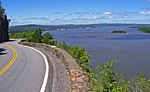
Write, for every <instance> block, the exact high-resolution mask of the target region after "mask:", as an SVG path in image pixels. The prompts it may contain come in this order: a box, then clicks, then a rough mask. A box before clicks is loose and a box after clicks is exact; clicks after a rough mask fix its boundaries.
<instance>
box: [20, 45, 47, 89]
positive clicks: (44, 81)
mask: <svg viewBox="0 0 150 92" xmlns="http://www.w3.org/2000/svg"><path fill="white" fill-rule="evenodd" d="M21 46H24V45H21ZM24 47H27V48H30V49H33V50H35V51H36V52H38V53H40V54H41V55H42V57H43V58H44V61H45V65H46V71H45V76H44V80H43V84H42V87H41V89H40V92H45V88H46V85H47V80H48V74H49V65H48V60H47V58H46V56H45V55H44V54H43V53H42V52H41V51H39V50H37V49H35V48H33V47H29V46H24Z"/></svg>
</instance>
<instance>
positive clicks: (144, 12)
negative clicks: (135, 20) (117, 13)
mask: <svg viewBox="0 0 150 92" xmlns="http://www.w3.org/2000/svg"><path fill="white" fill-rule="evenodd" d="M138 13H139V14H143V15H148V14H150V11H139V12H138Z"/></svg>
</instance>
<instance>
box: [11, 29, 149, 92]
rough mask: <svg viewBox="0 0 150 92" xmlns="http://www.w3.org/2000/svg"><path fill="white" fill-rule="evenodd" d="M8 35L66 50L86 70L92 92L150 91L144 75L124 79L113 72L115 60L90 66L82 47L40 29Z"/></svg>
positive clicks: (88, 58)
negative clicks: (61, 40) (57, 39)
mask: <svg viewBox="0 0 150 92" xmlns="http://www.w3.org/2000/svg"><path fill="white" fill-rule="evenodd" d="M10 37H11V38H25V39H26V40H27V41H29V42H36V43H45V44H49V45H55V46H57V47H59V48H62V49H64V50H66V51H67V52H68V53H69V54H70V55H72V57H74V58H75V59H76V61H77V62H78V64H79V65H80V66H81V67H82V68H83V70H85V71H87V73H88V75H89V78H90V87H91V91H92V92H150V80H149V79H147V78H146V77H144V75H142V74H138V75H137V76H135V77H132V78H131V79H129V80H125V78H124V76H123V75H121V74H117V73H116V72H114V67H113V66H114V64H115V63H116V61H115V60H112V61H109V62H107V63H106V64H104V65H98V66H97V67H96V68H92V67H91V65H90V55H89V54H88V53H87V52H86V50H85V49H84V48H81V47H79V46H69V45H67V44H66V43H65V42H62V43H60V42H57V41H54V40H53V35H52V34H50V33H46V34H42V30H40V29H38V30H31V31H27V32H22V33H14V34H10Z"/></svg>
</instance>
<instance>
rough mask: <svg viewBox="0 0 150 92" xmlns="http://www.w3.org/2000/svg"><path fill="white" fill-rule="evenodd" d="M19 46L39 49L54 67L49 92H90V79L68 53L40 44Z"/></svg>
mask: <svg viewBox="0 0 150 92" xmlns="http://www.w3.org/2000/svg"><path fill="white" fill-rule="evenodd" d="M19 44H22V45H26V46H31V47H34V48H37V49H39V50H40V51H42V52H43V53H44V54H46V56H47V57H48V59H49V61H50V62H49V64H50V65H52V67H51V70H52V72H53V73H50V78H49V80H50V81H49V82H48V85H47V88H46V90H47V92H88V91H89V78H88V76H87V73H86V72H84V71H83V70H82V69H81V68H80V66H79V65H78V64H77V62H76V61H75V59H74V58H73V57H72V56H71V55H69V54H68V53H67V52H66V51H64V50H62V49H60V48H57V47H55V46H50V45H46V44H40V43H31V42H23V41H22V42H19ZM50 85H52V86H50Z"/></svg>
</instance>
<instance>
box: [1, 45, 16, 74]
mask: <svg viewBox="0 0 150 92" xmlns="http://www.w3.org/2000/svg"><path fill="white" fill-rule="evenodd" d="M6 46H7V47H8V48H10V49H11V50H12V51H13V54H14V55H13V58H12V59H11V60H10V62H9V63H8V64H7V65H6V66H4V67H3V68H2V69H1V70H0V75H2V74H3V73H4V72H6V71H7V70H8V69H9V68H10V67H11V66H12V65H13V63H14V62H15V61H16V59H17V51H16V50H15V49H14V48H13V47H12V46H9V45H8V44H7V45H6Z"/></svg>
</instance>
